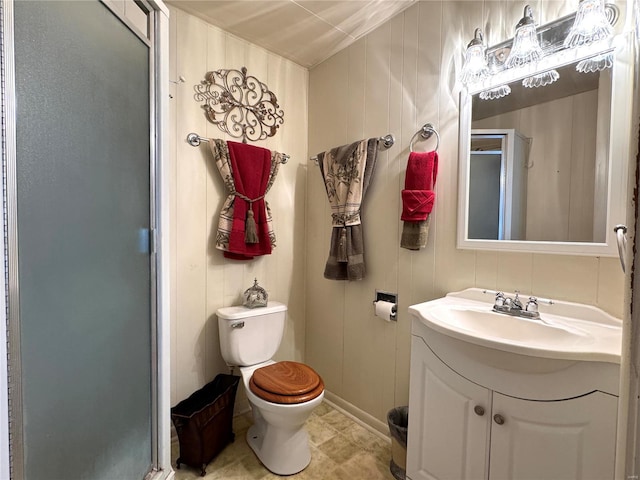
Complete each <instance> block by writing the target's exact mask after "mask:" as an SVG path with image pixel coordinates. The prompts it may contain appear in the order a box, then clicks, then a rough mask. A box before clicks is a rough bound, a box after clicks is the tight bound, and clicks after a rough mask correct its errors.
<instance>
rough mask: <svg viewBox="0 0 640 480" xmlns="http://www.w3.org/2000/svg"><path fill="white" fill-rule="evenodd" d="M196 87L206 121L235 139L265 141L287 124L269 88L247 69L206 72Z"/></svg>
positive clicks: (196, 95)
mask: <svg viewBox="0 0 640 480" xmlns="http://www.w3.org/2000/svg"><path fill="white" fill-rule="evenodd" d="M204 78H205V79H204V80H203V81H202V82H201V83H200V84H199V85H196V86H195V91H196V94H195V99H196V101H198V102H204V105H202V108H203V109H204V111H205V115H206V117H207V119H208V120H209V121H210V122H211V123H213V124H214V125H217V126H218V128H220V130H222V131H223V132H225V133H227V134H228V135H230V136H232V137H233V138H242V143H247V140H251V141H252V142H253V141H257V140H264V139H265V138H267V137H272V136H274V135H275V134H276V132H277V130H278V128H279V127H280V125H282V124H283V123H284V112H283V111H282V109H280V106H279V105H278V99H277V98H276V96H275V94H274V93H273V92H272V91H270V90H269V88H268V87H267V86H266V85H265V84H264V83H262V82H261V81H260V80H258V79H257V78H256V77H254V76H253V75H247V68H246V67H242V68H241V69H240V70H235V69H229V70H226V69H221V70H215V71H212V72H207V74H206V75H205V77H204Z"/></svg>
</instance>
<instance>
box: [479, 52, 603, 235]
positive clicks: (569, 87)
mask: <svg viewBox="0 0 640 480" xmlns="http://www.w3.org/2000/svg"><path fill="white" fill-rule="evenodd" d="M558 72H559V73H560V79H559V80H558V81H557V82H555V83H554V84H552V85H549V86H546V87H543V88H533V89H532V88H525V87H523V86H522V82H521V81H520V80H518V81H515V82H512V83H510V84H509V86H510V88H511V94H510V95H508V96H506V97H504V98H500V99H496V100H481V99H480V98H479V96H478V95H477V94H476V95H473V99H472V122H471V128H472V131H471V133H473V132H476V131H477V130H478V129H482V130H488V129H491V130H515V131H517V132H519V133H520V134H521V135H523V136H525V137H527V138H528V139H531V142H530V145H528V147H527V148H528V151H527V155H528V159H527V165H529V167H531V168H529V169H528V174H527V183H526V188H527V190H528V197H527V198H526V199H525V202H526V203H527V204H528V206H529V209H528V210H527V211H526V212H525V215H526V225H524V227H523V228H524V230H526V232H524V231H523V232H522V234H520V233H516V232H515V231H514V229H513V228H511V229H509V228H508V226H507V223H508V222H509V220H510V219H511V218H513V217H512V216H509V214H508V213H507V209H509V208H511V204H510V203H509V196H508V195H507V196H506V197H505V198H506V204H505V206H504V207H505V211H504V215H505V231H504V236H500V235H498V236H497V237H496V236H494V235H492V236H490V237H489V236H483V235H484V233H483V234H481V233H479V232H478V233H477V235H476V234H474V231H475V230H474V229H472V227H471V223H473V222H475V221H476V220H472V219H471V218H470V219H469V225H468V228H469V231H468V238H469V239H496V240H525V241H545V242H586V243H593V242H596V243H597V242H604V241H605V237H606V224H607V209H608V205H607V197H608V191H607V189H608V187H607V186H608V170H609V162H608V153H607V148H608V144H609V123H610V116H609V115H610V114H609V111H610V108H611V93H612V87H611V82H612V77H611V70H610V69H608V70H605V71H602V72H592V73H581V72H577V71H576V68H575V64H570V65H567V66H565V67H562V68H558ZM473 152H474V147H473V146H472V147H471V157H473V155H474V153H473ZM503 167H504V165H503ZM475 171H476V170H473V172H475ZM469 173H470V174H471V177H470V181H469V185H470V188H473V187H472V185H473V184H475V183H476V182H477V181H478V179H476V178H475V177H474V173H472V167H471V166H470V167H469ZM507 174H508V169H507ZM469 206H470V208H471V204H470V205H469ZM478 208H479V207H478ZM469 215H470V216H471V215H472V212H471V211H469ZM485 227H486V226H485ZM509 231H511V237H509V233H508V232H509ZM485 233H486V232H485Z"/></svg>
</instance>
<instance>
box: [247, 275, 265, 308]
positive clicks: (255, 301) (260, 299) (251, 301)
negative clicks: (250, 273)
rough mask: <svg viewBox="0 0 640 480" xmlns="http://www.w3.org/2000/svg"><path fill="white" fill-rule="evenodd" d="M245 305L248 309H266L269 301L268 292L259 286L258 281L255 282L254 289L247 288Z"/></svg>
mask: <svg viewBox="0 0 640 480" xmlns="http://www.w3.org/2000/svg"><path fill="white" fill-rule="evenodd" d="M243 298H244V302H243V303H242V305H244V306H245V307H247V308H257V307H266V306H267V301H268V299H269V294H268V293H267V291H266V290H265V289H264V288H262V287H261V286H260V285H258V279H257V278H256V279H254V280H253V287H250V288H247V289H246V290H245V291H244V295H243Z"/></svg>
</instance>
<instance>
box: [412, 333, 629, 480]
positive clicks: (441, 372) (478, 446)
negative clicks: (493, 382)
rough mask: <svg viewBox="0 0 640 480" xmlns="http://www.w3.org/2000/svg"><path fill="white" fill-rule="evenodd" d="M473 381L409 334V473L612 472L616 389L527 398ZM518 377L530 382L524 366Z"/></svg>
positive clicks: (555, 475)
mask: <svg viewBox="0 0 640 480" xmlns="http://www.w3.org/2000/svg"><path fill="white" fill-rule="evenodd" d="M473 368H475V367H473V366H471V368H470V370H469V371H473ZM507 368H508V366H507ZM465 374H466V375H467V377H470V375H469V374H468V372H465ZM472 380H474V379H473V378H465V377H464V376H462V375H460V374H458V373H457V372H456V371H454V370H453V369H451V368H450V367H449V366H448V365H447V364H445V363H444V362H443V361H442V360H441V359H440V358H438V356H437V355H436V354H434V352H433V351H432V350H431V349H430V348H429V346H427V344H426V343H425V340H424V339H423V338H422V337H420V336H416V335H415V334H414V335H413V337H412V351H411V381H410V394H409V432H408V448H407V478H408V479H410V480H481V479H488V480H569V479H571V480H587V479H590V480H604V479H612V478H613V475H614V461H615V436H616V416H617V403H618V399H617V397H616V396H614V395H611V394H608V393H602V392H599V391H591V392H590V393H587V392H585V394H584V395H582V396H578V397H575V398H569V399H559V400H554V401H540V400H526V399H522V398H515V397H512V396H507V395H503V394H501V393H498V392H496V391H494V390H492V389H491V388H485V386H481V385H479V384H477V383H474V382H473V381H472ZM521 381H522V382H527V381H528V378H527V374H526V373H523V374H522V376H521Z"/></svg>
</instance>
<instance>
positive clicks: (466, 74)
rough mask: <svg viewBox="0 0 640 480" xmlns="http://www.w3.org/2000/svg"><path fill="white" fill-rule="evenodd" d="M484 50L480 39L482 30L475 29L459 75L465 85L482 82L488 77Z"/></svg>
mask: <svg viewBox="0 0 640 480" xmlns="http://www.w3.org/2000/svg"><path fill="white" fill-rule="evenodd" d="M485 51H486V48H485V46H484V42H483V38H482V30H480V29H479V28H476V31H475V33H474V37H473V40H471V42H469V45H467V51H466V52H465V57H464V66H463V67H462V73H461V75H460V81H462V83H464V84H465V85H467V84H469V83H476V82H480V81H482V80H484V79H485V78H487V77H488V76H489V67H488V66H487V59H486V58H485Z"/></svg>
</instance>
